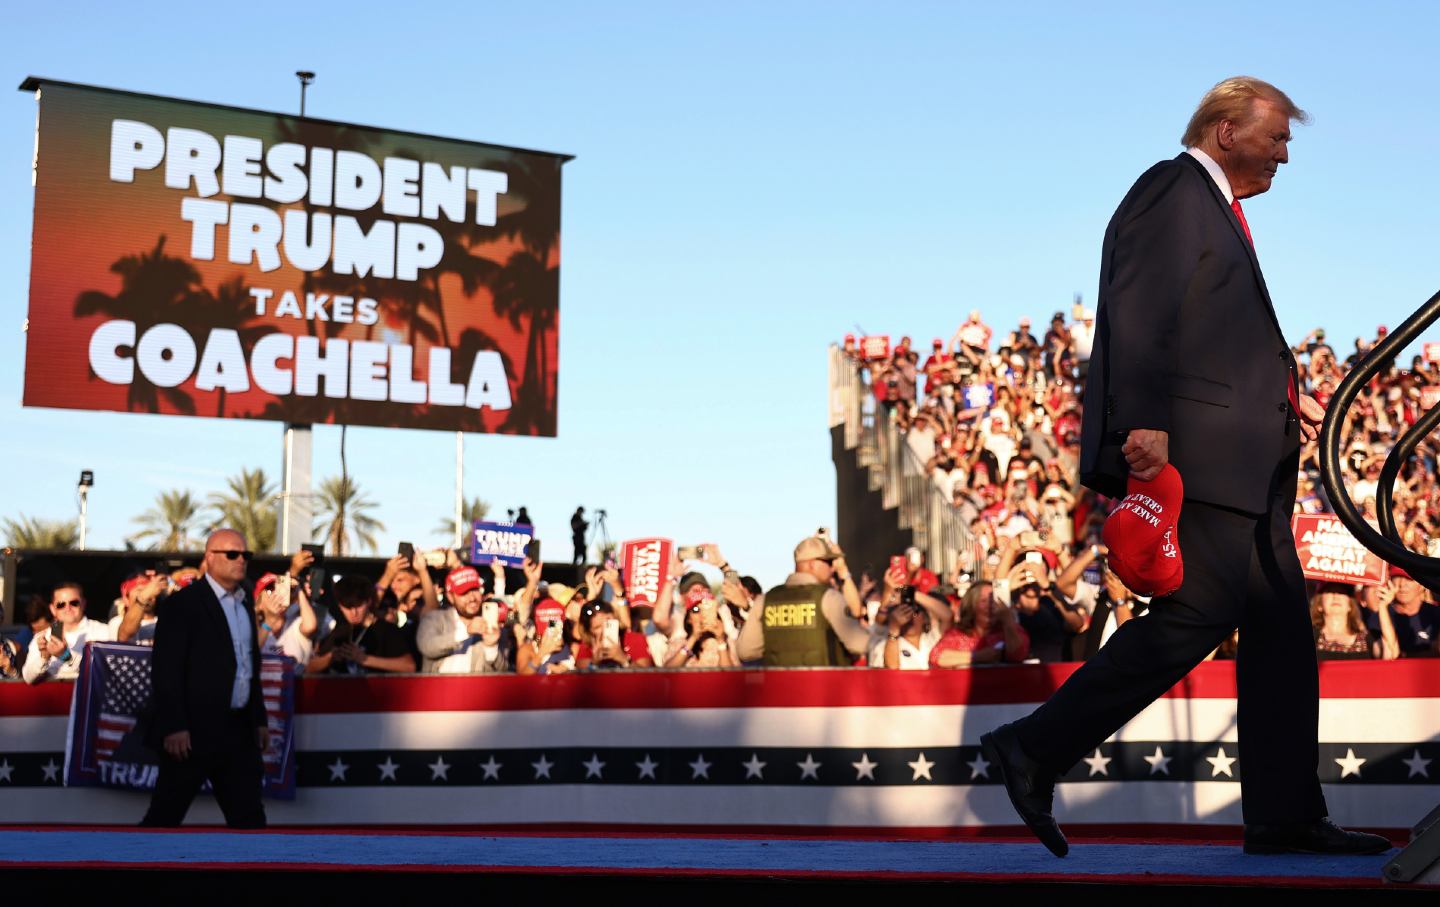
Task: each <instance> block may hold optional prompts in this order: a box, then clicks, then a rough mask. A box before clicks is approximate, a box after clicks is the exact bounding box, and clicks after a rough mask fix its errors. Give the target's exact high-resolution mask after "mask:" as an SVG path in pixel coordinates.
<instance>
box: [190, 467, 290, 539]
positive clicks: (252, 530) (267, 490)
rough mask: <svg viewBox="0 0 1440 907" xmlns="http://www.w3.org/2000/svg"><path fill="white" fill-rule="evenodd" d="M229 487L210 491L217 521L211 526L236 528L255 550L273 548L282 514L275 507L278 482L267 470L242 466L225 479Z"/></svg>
mask: <svg viewBox="0 0 1440 907" xmlns="http://www.w3.org/2000/svg"><path fill="white" fill-rule="evenodd" d="M225 487H226V490H225V491H223V492H218V493H214V494H211V495H210V506H211V508H213V509H214V511H215V521H214V523H212V524H211V525H210V526H209V527H208V528H209V529H211V530H213V529H216V528H219V527H222V526H223V527H225V528H226V529H234V530H235V531H237V532H239V533H240V534H241V535H243V536H245V540H246V543H247V544H248V545H249V546H250V547H251V548H252V549H254V550H255V551H273V550H274V548H275V534H276V531H277V526H276V521H277V520H278V519H279V518H280V515H279V513H278V512H277V511H276V509H275V485H274V483H272V482H271V481H270V480H269V479H267V478H265V470H263V469H253V470H252V469H242V470H240V474H239V475H238V476H231V477H230V478H228V479H226V480H225ZM207 531H208V530H207Z"/></svg>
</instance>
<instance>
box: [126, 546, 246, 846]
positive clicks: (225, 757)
mask: <svg viewBox="0 0 1440 907" xmlns="http://www.w3.org/2000/svg"><path fill="white" fill-rule="evenodd" d="M251 556H252V552H250V551H248V550H246V548H245V537H244V536H242V535H241V534H240V533H238V532H236V531H234V530H233V529H221V530H219V531H217V532H215V533H213V534H212V535H211V536H210V538H209V539H207V540H206V542H205V574H204V576H202V577H201V578H200V579H198V580H196V581H195V582H193V583H191V584H190V585H189V586H186V587H185V588H184V589H181V590H180V591H179V592H176V593H175V594H173V595H171V596H170V597H169V599H167V600H166V602H165V604H164V605H162V606H161V609H160V612H159V615H158V621H157V622H156V624H155V650H154V653H153V654H152V655H151V661H150V665H151V668H150V673H151V685H152V687H153V689H154V704H155V716H154V721H153V723H152V725H151V728H150V732H149V735H148V742H149V743H150V745H152V746H155V747H157V748H161V749H163V752H162V753H161V755H160V774H159V778H158V780H157V782H156V784H155V792H154V794H153V796H152V797H151V800H150V809H149V811H148V812H147V813H146V814H145V818H144V819H143V820H142V821H141V823H140V824H141V825H145V826H154V827H163V828H169V827H175V826H179V825H180V824H181V823H182V822H183V821H184V820H185V813H186V812H187V811H189V809H190V803H191V801H192V800H194V799H195V795H196V794H197V793H198V792H199V791H200V786H201V785H202V784H203V783H204V782H205V781H207V780H208V781H209V782H210V786H211V788H212V789H213V790H214V792H215V800H216V802H218V803H219V804H220V810H221V811H222V812H223V813H224V814H225V824H226V825H228V826H230V827H231V828H264V827H265V809H264V807H263V806H261V805H260V785H261V780H262V777H263V774H264V768H263V765H262V763H261V757H262V754H263V752H264V749H265V747H266V742H267V739H268V737H267V729H266V716H265V702H264V699H263V698H262V696H261V693H260V645H259V642H258V640H257V639H256V631H255V615H254V610H253V607H252V605H251V603H250V601H249V598H248V596H246V594H245V590H244V589H243V588H242V587H241V585H240V583H241V581H242V580H243V579H244V578H245V568H246V567H247V566H248V564H249V562H250V558H251Z"/></svg>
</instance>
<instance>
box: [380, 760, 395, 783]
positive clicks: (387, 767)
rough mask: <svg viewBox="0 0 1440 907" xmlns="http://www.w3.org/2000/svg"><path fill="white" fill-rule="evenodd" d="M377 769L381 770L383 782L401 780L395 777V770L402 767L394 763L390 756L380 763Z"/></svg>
mask: <svg viewBox="0 0 1440 907" xmlns="http://www.w3.org/2000/svg"><path fill="white" fill-rule="evenodd" d="M377 767H378V768H379V769H380V780H381V781H384V780H386V779H387V778H388V779H389V780H391V781H397V780H399V779H397V778H396V777H395V770H396V769H398V768H399V767H400V766H399V764H398V763H396V762H394V761H392V760H391V759H390V757H389V756H386V757H385V761H384V762H382V763H380V765H379V766H377Z"/></svg>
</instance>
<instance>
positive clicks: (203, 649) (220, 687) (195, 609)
mask: <svg viewBox="0 0 1440 907" xmlns="http://www.w3.org/2000/svg"><path fill="white" fill-rule="evenodd" d="M247 600H248V596H247ZM246 613H247V614H248V613H249V609H248V608H247V609H246ZM156 616H157V618H158V619H157V621H156V624H155V650H154V653H153V654H152V655H151V657H150V679H151V684H152V686H153V688H154V708H155V717H154V720H153V722H152V723H151V727H150V733H149V734H148V735H147V738H148V742H149V743H150V744H151V745H152V746H156V747H158V746H160V745H161V742H162V741H163V740H164V738H165V737H166V736H167V735H169V734H173V733H175V732H176V731H189V732H190V745H191V747H192V748H193V749H195V750H197V751H202V752H203V751H214V750H219V749H225V748H226V747H227V745H233V744H228V742H227V737H226V734H225V721H226V718H227V716H228V714H229V712H230V694H231V691H232V689H233V688H234V684H235V649H234V648H233V646H232V645H231V640H230V625H229V623H227V622H226V620H225V612H224V611H223V610H222V609H221V607H220V600H219V599H217V598H216V597H215V591H214V590H213V589H211V588H210V583H209V582H208V581H207V580H206V579H205V578H204V577H201V578H200V579H198V580H196V581H195V582H193V583H191V584H190V585H188V586H186V587H185V588H184V589H181V590H180V591H179V592H176V593H175V594H173V595H171V596H170V597H169V598H168V599H166V600H165V602H164V603H163V604H161V606H160V610H159V613H158V614H157V615H156ZM246 625H247V626H248V627H249V630H250V652H251V656H252V657H251V674H250V701H249V702H248V703H247V705H246V708H247V709H248V710H249V713H250V718H251V722H252V723H253V724H254V725H255V726H256V727H263V726H264V725H265V700H264V699H263V698H262V696H261V693H260V644H259V642H258V640H257V637H256V632H255V621H254V619H253V618H252V619H250V620H248V621H247V622H246Z"/></svg>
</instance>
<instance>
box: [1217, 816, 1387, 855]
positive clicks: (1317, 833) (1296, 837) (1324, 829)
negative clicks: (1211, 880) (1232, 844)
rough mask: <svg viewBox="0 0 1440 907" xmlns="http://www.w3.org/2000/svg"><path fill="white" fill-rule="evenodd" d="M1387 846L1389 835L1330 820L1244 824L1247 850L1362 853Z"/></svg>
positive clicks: (1385, 848) (1372, 851)
mask: <svg viewBox="0 0 1440 907" xmlns="http://www.w3.org/2000/svg"><path fill="white" fill-rule="evenodd" d="M1390 847H1391V844H1390V839H1389V838H1382V837H1381V836H1380V835H1372V834H1368V833H1366V832H1363V831H1346V830H1345V829H1343V828H1341V827H1340V826H1338V825H1336V824H1335V823H1334V822H1331V821H1330V820H1329V819H1316V820H1315V821H1313V822H1287V823H1285V824H1281V825H1246V826H1245V852H1246V853H1332V854H1355V855H1361V854H1377V853H1384V852H1385V851H1387V850H1389V849H1390Z"/></svg>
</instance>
